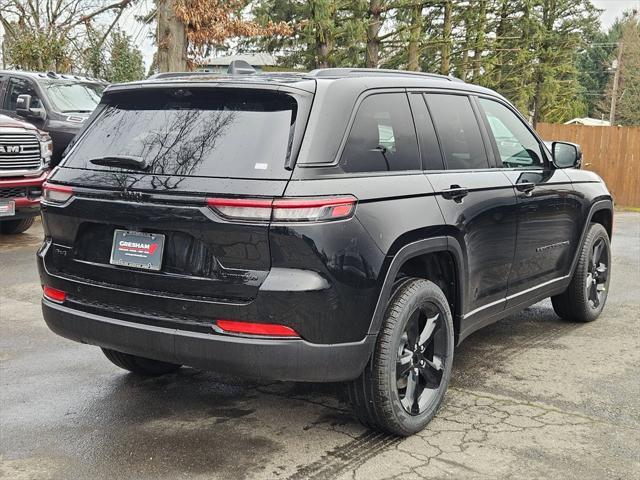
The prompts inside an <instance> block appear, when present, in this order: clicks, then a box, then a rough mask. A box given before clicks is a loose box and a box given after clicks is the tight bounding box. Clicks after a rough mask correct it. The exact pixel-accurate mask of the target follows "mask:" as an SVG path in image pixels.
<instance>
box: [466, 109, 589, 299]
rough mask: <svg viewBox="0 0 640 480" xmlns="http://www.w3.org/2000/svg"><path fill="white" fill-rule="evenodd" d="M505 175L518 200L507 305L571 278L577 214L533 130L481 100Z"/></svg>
mask: <svg viewBox="0 0 640 480" xmlns="http://www.w3.org/2000/svg"><path fill="white" fill-rule="evenodd" d="M478 104H479V106H480V108H481V110H482V112H483V114H484V118H485V121H486V124H487V127H488V128H487V129H488V130H489V131H490V133H491V134H492V137H491V140H492V143H493V147H494V149H495V152H496V156H497V157H498V160H499V161H500V162H501V163H502V168H501V170H502V172H503V173H504V175H506V176H507V178H509V181H510V182H511V183H512V185H513V187H514V189H515V193H516V196H517V199H518V238H517V246H516V254H515V258H514V262H513V268H512V270H511V275H510V278H509V293H508V302H507V307H510V306H514V305H517V304H518V303H520V302H521V301H522V300H523V298H522V297H523V295H524V294H525V293H532V294H535V293H536V291H538V290H540V291H542V289H543V288H545V287H552V286H553V284H554V283H555V282H559V281H561V278H562V277H564V276H566V275H568V274H569V271H570V268H571V262H572V260H573V253H574V252H575V251H576V248H577V245H572V240H573V238H574V228H575V225H576V222H578V221H579V218H578V215H579V211H577V210H576V209H575V208H574V207H572V206H571V204H570V203H569V202H568V201H567V199H568V195H569V194H570V193H571V191H572V185H571V180H570V179H569V177H568V176H567V174H566V173H565V172H563V171H562V170H558V169H555V168H554V167H553V165H551V163H550V162H549V160H548V159H547V155H546V154H545V151H544V149H543V148H542V146H541V144H540V141H539V140H538V138H537V137H536V136H535V135H534V133H533V132H532V131H531V129H530V128H529V127H528V126H527V125H526V124H525V122H524V121H522V120H521V119H520V118H519V117H518V116H517V115H516V114H515V112H513V111H512V110H511V109H510V108H509V107H507V106H506V105H505V104H503V103H501V102H498V101H497V100H494V99H489V98H483V97H480V98H478Z"/></svg>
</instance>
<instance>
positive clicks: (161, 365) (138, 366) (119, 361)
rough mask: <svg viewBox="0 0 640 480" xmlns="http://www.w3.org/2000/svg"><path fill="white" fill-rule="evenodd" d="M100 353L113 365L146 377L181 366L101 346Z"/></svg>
mask: <svg viewBox="0 0 640 480" xmlns="http://www.w3.org/2000/svg"><path fill="white" fill-rule="evenodd" d="M102 353H104V355H105V357H107V358H108V359H109V360H110V361H111V363H113V364H114V365H117V366H118V367H120V368H124V369H125V370H129V371H130V372H133V373H137V374H138V375H144V376H146V377H157V376H158V375H164V374H165V373H172V372H175V371H177V370H178V369H179V368H180V367H181V365H176V364H174V363H167V362H160V361H158V360H151V359H150V358H143V357H138V356H137V355H130V354H128V353H122V352H116V351H115V350H110V349H108V348H103V349H102Z"/></svg>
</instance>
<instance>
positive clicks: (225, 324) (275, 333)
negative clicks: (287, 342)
mask: <svg viewBox="0 0 640 480" xmlns="http://www.w3.org/2000/svg"><path fill="white" fill-rule="evenodd" d="M216 325H217V326H218V327H219V328H220V329H221V330H222V331H224V332H227V333H239V334H245V335H265V336H269V337H300V335H298V332H296V331H295V330H294V329H293V328H291V327H287V326H285V325H277V324H275V323H251V322H238V321H236V320H217V321H216Z"/></svg>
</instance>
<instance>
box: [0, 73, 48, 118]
mask: <svg viewBox="0 0 640 480" xmlns="http://www.w3.org/2000/svg"><path fill="white" fill-rule="evenodd" d="M18 95H31V108H42V102H40V99H39V98H38V95H37V94H36V91H35V89H34V88H33V84H32V83H31V82H30V81H29V80H24V79H22V78H10V79H9V85H8V86H7V95H6V96H5V101H4V108H5V110H11V111H15V109H16V103H17V101H18Z"/></svg>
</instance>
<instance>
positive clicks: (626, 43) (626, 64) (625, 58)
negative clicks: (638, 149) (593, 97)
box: [598, 11, 640, 125]
mask: <svg viewBox="0 0 640 480" xmlns="http://www.w3.org/2000/svg"><path fill="white" fill-rule="evenodd" d="M616 26H617V27H618V28H619V32H620V36H619V40H618V42H617V46H616V48H615V50H614V51H613V52H612V56H611V61H612V64H613V59H616V61H617V58H620V64H619V65H616V66H615V67H616V68H617V69H619V73H618V75H619V77H618V89H617V90H618V91H617V95H616V109H615V118H614V124H616V125H640V15H639V14H638V12H637V11H631V12H627V13H626V14H625V15H624V16H623V18H622V19H621V21H620V22H618V24H617V25H616ZM614 81H615V73H614V72H611V73H610V75H609V79H608V83H607V87H606V89H605V96H604V99H603V101H602V102H601V103H600V104H599V106H598V107H599V112H601V114H602V115H603V116H605V118H608V116H609V110H610V108H611V97H612V95H613V83H614Z"/></svg>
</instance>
